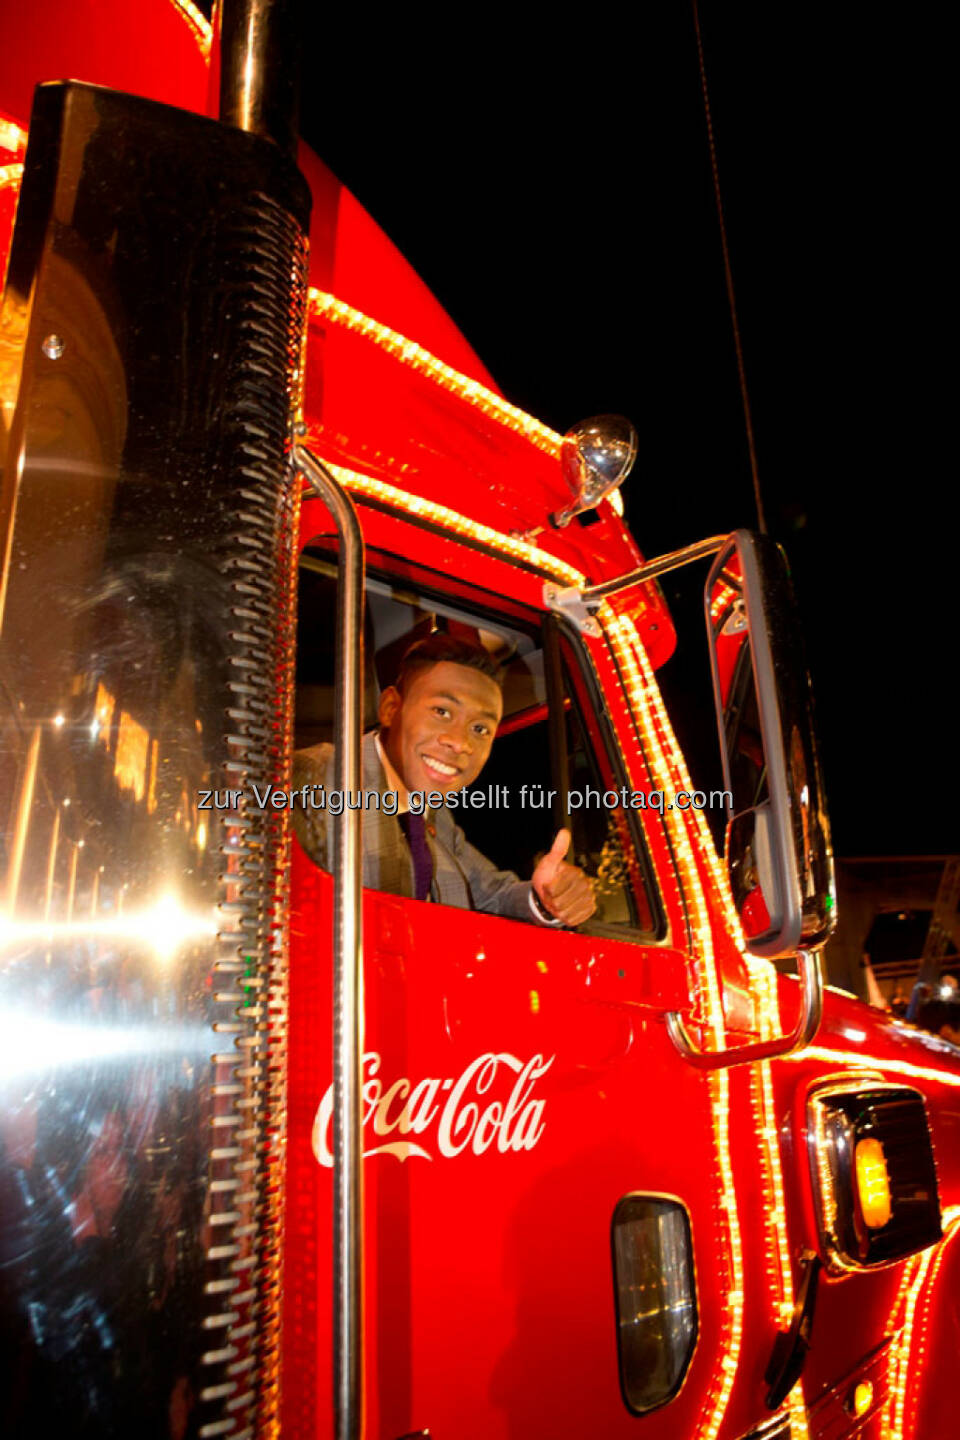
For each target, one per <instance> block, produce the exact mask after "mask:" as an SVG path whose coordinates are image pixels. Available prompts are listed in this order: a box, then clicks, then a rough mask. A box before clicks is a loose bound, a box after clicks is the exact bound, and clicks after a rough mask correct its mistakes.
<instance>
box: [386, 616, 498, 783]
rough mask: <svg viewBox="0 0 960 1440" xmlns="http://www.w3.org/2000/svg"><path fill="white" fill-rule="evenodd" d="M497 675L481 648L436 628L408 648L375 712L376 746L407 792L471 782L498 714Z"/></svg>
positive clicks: (487, 751) (484, 757)
mask: <svg viewBox="0 0 960 1440" xmlns="http://www.w3.org/2000/svg"><path fill="white" fill-rule="evenodd" d="M500 678H501V675H500V669H499V666H498V665H497V663H496V661H495V660H493V659H492V658H491V656H490V655H489V654H488V653H487V651H486V650H484V649H483V647H482V646H480V645H472V644H469V643H468V642H467V641H464V640H458V639H456V638H455V637H454V636H452V635H446V634H443V633H441V632H436V633H435V634H433V635H431V636H429V637H428V639H426V640H420V641H418V643H417V644H416V645H413V646H411V648H410V649H409V650H408V651H407V653H406V655H405V656H404V657H403V661H402V663H401V666H400V673H399V675H398V676H397V679H396V683H395V684H393V685H390V686H388V688H387V689H386V690H384V692H383V694H382V695H381V697H380V710H379V716H380V725H381V735H380V739H381V743H382V745H383V747H384V750H385V751H386V753H387V756H388V758H389V760H390V763H391V765H392V766H393V768H394V769H395V770H396V772H397V774H398V775H399V777H400V779H401V780H402V781H403V783H404V785H406V787H407V789H408V790H439V791H441V792H442V793H446V792H447V791H448V790H459V789H460V787H461V786H462V785H470V784H472V783H473V781H474V780H476V778H477V776H478V775H479V774H480V771H481V770H482V769H483V767H484V765H485V764H486V762H487V756H488V755H489V754H490V747H491V745H492V744H493V737H494V735H495V734H496V731H497V726H498V725H499V723H500V717H501V715H502V714H503V695H502V693H501V689H500Z"/></svg>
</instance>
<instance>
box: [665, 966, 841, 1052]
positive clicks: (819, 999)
mask: <svg viewBox="0 0 960 1440" xmlns="http://www.w3.org/2000/svg"><path fill="white" fill-rule="evenodd" d="M797 959H798V961H799V965H800V980H801V983H802V985H803V1002H802V1005H801V1008H800V1016H799V1019H798V1020H797V1023H796V1025H795V1026H794V1027H793V1029H792V1030H791V1031H790V1033H789V1035H780V1036H778V1037H777V1038H776V1039H775V1040H758V1041H756V1042H754V1043H753V1044H751V1045H736V1046H733V1047H731V1048H730V1049H727V1050H700V1049H698V1048H697V1046H696V1045H695V1044H694V1042H693V1041H692V1040H691V1039H690V1036H689V1035H688V1033H687V1028H686V1026H685V1025H684V1023H683V1017H682V1015H680V1014H679V1013H678V1012H677V1011H675V1010H671V1011H669V1013H668V1014H667V1016H666V1022H667V1032H668V1034H669V1036H670V1039H671V1040H672V1041H673V1043H674V1045H675V1046H676V1047H677V1049H678V1050H679V1051H680V1054H681V1055H682V1056H683V1058H684V1059H685V1060H687V1061H688V1062H689V1063H690V1064H691V1065H694V1066H695V1067H696V1068H697V1069H698V1070H727V1069H729V1068H730V1067H731V1066H733V1065H752V1064H754V1063H755V1062H756V1061H757V1060H773V1059H774V1058H775V1057H776V1056H778V1055H792V1054H793V1052H794V1051H795V1050H803V1049H804V1047H805V1046H807V1045H809V1044H810V1043H811V1042H812V1040H813V1038H814V1036H815V1035H816V1033H817V1031H818V1030H819V1028H820V1021H821V1018H822V1016H823V969H822V967H821V964H820V951H819V950H800V951H798V952H797Z"/></svg>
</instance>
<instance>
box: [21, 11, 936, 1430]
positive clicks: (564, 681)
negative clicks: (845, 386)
mask: <svg viewBox="0 0 960 1440" xmlns="http://www.w3.org/2000/svg"><path fill="white" fill-rule="evenodd" d="M295 20H296V17H295V15H294V13H293V9H292V7H288V6H285V5H281V4H277V3H269V0H240V3H237V4H231V3H230V0H225V3H224V6H223V11H222V15H221V16H220V17H219V18H218V20H217V21H216V22H215V24H214V25H213V26H211V24H210V23H209V22H208V20H207V19H206V18H205V16H204V15H203V14H202V13H201V12H200V11H198V10H196V9H195V8H194V6H193V5H192V4H190V3H189V0H141V3H139V4H138V5H136V6H130V5H124V4H119V3H113V0H100V3H97V4H93V3H89V4H82V3H70V4H67V3H63V0H40V3H38V4H36V5H33V6H18V7H16V9H15V10H14V9H12V8H11V9H8V10H6V11H5V12H4V15H3V45H2V47H0V110H2V112H3V113H2V115H0V224H2V229H0V253H2V254H3V255H4V257H5V258H6V287H5V291H4V297H3V309H2V315H0V390H2V396H0V401H2V425H3V432H2V437H0V440H2V447H0V453H2V455H3V457H4V460H3V482H2V487H3V488H2V512H0V513H2V533H3V541H4V550H3V554H4V571H3V588H2V592H0V607H2V614H0V624H2V629H0V683H2V712H0V713H2V732H0V733H2V742H0V778H2V784H3V793H4V796H5V800H4V807H5V808H4V812H3V819H4V827H5V828H4V849H3V875H2V886H3V892H2V894H3V899H2V909H0V997H2V1000H0V1004H2V1011H0V1013H2V1016H3V1040H2V1045H0V1095H2V1104H0V1218H2V1225H0V1316H2V1326H3V1344H2V1346H0V1366H2V1367H3V1381H2V1385H0V1417H2V1419H0V1432H2V1434H3V1435H4V1437H9V1440H21V1437H25V1436H28V1435H29V1436H31V1437H34V1436H41V1435H48V1434H61V1435H67V1436H70V1437H77V1440H86V1437H123V1440H129V1437H131V1436H144V1437H146V1436H156V1437H158V1440H159V1437H165V1440H166V1437H169V1440H182V1437H188V1436H189V1437H212V1436H221V1435H222V1436H230V1437H232V1440H241V1437H253V1436H258V1437H266V1436H274V1435H283V1436H285V1437H293V1440H313V1437H315V1436H316V1437H319V1436H325V1435H330V1434H335V1435H337V1436H338V1437H343V1440H346V1437H358V1436H360V1435H366V1436H368V1437H382V1440H400V1437H406V1440H411V1437H414V1436H427V1435H430V1436H434V1437H436V1440H474V1437H476V1440H479V1437H483V1440H491V1437H501V1436H502V1437H507V1436H511V1437H520V1436H522V1437H525V1440H530V1437H544V1440H554V1437H557V1440H559V1437H568V1436H569V1437H587V1436H589V1437H596V1436H605V1437H606V1436H611V1437H612V1436H624V1437H626V1436H638V1437H644V1440H676V1437H679V1436H683V1437H691V1440H693V1437H697V1440H746V1437H748V1436H749V1437H755V1440H759V1437H766V1440H774V1437H778V1440H784V1437H787V1436H789V1437H792V1440H800V1437H806V1436H809V1437H811V1440H813V1437H822V1440H826V1437H830V1440H839V1437H841V1436H853V1435H858V1436H869V1437H876V1440H879V1437H884V1440H907V1437H915V1440H946V1437H948V1436H950V1435H953V1434H954V1433H955V1430H956V1426H955V1423H953V1419H952V1408H953V1375H952V1373H951V1368H950V1366H951V1362H952V1360H953V1358H954V1356H955V1354H956V1348H957V1343H958V1338H960V1317H958V1311H957V1298H956V1297H957V1294H958V1282H960V1268H958V1265H960V1259H958V1257H960V1247H955V1246H954V1245H953V1243H952V1242H953V1240H954V1237H955V1235H956V1234H957V1232H958V1227H960V1155H958V1146H957V1138H958V1125H960V1064H958V1055H957V1051H956V1050H955V1049H954V1048H953V1047H952V1046H950V1045H949V1044H947V1043H946V1042H945V1041H942V1040H939V1039H936V1038H934V1037H932V1036H928V1035H923V1034H921V1033H919V1032H917V1031H916V1030H914V1029H913V1028H912V1027H910V1026H907V1025H904V1024H901V1023H898V1022H896V1021H894V1020H891V1019H890V1018H889V1017H887V1016H886V1015H884V1014H882V1013H879V1012H878V1011H876V1010H872V1009H869V1008H867V1007H866V1006H865V1005H863V1004H861V1003H859V1002H858V1001H856V1000H854V999H853V998H852V997H850V996H848V995H844V994H841V993H839V992H836V991H832V990H830V988H829V987H825V986H824V982H823V977H822V970H821V959H820V956H821V951H822V947H823V945H824V943H825V942H826V940H827V938H828V936H829V934H830V930H831V927H832V922H833V918H834V917H833V880H832V862H831V854H830V844H829V834H828V823H827V816H826V811H825V808H824V799H823V790H822V786H821V782H820V776H819V770H818V764H817V754H816V745H815V740H814V733H813V728H812V724H811V718H810V714H811V712H810V702H809V693H808V686H807V680H806V674H805V670H804V666H803V661H802V658H801V652H800V649H799V642H798V640H797V628H796V620H795V616H794V612H793V602H792V599H791V594H790V587H789V582H788V579H787V577H786V573H785V569H784V565H783V561H782V557H781V556H780V553H779V551H778V550H777V548H776V546H775V545H773V543H772V542H771V541H769V540H768V539H767V538H766V537H765V536H762V535H751V534H747V533H745V532H736V533H734V534H733V535H731V536H722V537H715V538H713V539H709V540H707V541H704V542H701V543H695V544H691V546H690V547H689V548H688V549H686V550H684V551H682V552H679V553H676V554H671V555H667V556H662V557H660V558H658V559H649V558H646V559H645V558H644V557H643V555H642V554H641V552H640V550H639V548H638V545H637V542H636V541H635V540H634V538H633V536H632V535H631V533H630V531H629V530H628V528H627V527H626V525H625V523H624V521H623V519H622V507H621V505H620V503H619V496H618V489H617V487H618V485H619V484H620V482H621V481H622V479H623V477H624V475H625V473H626V471H627V469H628V467H629V462H630V459H631V454H632V449H633V444H634V442H633V437H632V432H631V430H630V428H629V426H627V425H626V424H624V423H623V422H619V421H616V420H613V419H611V418H610V417H601V418H600V419H599V420H597V421H593V422H587V423H584V424H583V425H580V426H577V427H575V428H574V429H573V430H572V431H570V432H569V433H568V434H567V435H566V436H561V435H559V434H557V433H555V432H554V431H552V430H551V429H550V428H548V427H547V426H545V425H543V424H541V423H540V422H539V421H537V420H536V419H535V418H534V417H532V416H530V415H528V414H525V413H523V412H522V411H521V410H519V409H518V408H516V407H515V406H513V405H512V404H510V403H509V401H508V400H507V399H506V398H505V397H504V396H503V395H501V394H500V393H499V392H498V390H497V388H496V386H495V384H494V383H493V381H492V379H491V377H490V376H489V375H488V374H487V372H486V371H485V369H484V367H483V365H482V364H481V362H480V361H479V360H478V358H477V356H476V355H475V354H474V353H473V351H472V350H471V349H470V347H469V345H468V344H467V342H466V341H465V340H464V339H463V337H462V336H461V335H460V334H459V333H458V332H457V330H456V328H455V327H454V325H453V324H452V322H451V321H450V320H449V318H448V317H447V316H446V315H445V314H444V312H443V310H442V309H441V307H440V306H439V305H438V303H437V302H436V301H435V300H434V299H433V297H432V296H431V295H430V293H429V292H428V290H427V289H426V287H425V286H424V285H423V284H422V283H421V281H420V280H419V279H418V277H417V276H416V275H415V274H414V273H413V271H412V270H411V269H410V267H409V266H408V265H407V264H406V263H405V261H404V260H403V259H402V257H401V256H400V255H399V254H398V253H397V251H396V250H395V249H394V248H393V247H392V246H391V244H390V242H389V241H388V240H387V238H386V237H385V235H384V234H383V233H382V232H381V231H380V230H379V229H378V228H377V226H376V225H375V224H374V223H373V222H372V220H371V219H370V217H369V216H368V215H367V214H366V213H365V212H364V210H363V209H362V208H361V206H360V205H359V204H358V203H357V201H356V200H355V199H354V198H353V196H352V195H351V194H350V193H349V192H348V191H347V190H345V189H344V188H343V186H341V185H340V184H339V182H338V181H337V180H336V178H335V177H334V176H333V175H332V174H331V173H330V171H329V170H327V169H326V168H325V166H324V165H323V163H322V162H321V161H320V160H319V159H318V158H317V157H316V156H315V155H313V154H312V153H311V152H310V151H309V150H308V149H307V148H306V147H305V146H304V145H303V144H300V145H299V147H298V144H297V135H296V129H295V123H294V114H295V107H294V103H293V98H292V96H293V79H292V77H293V74H294V68H295V66H294V61H295V58H296V52H297V50H298V42H297V38H296V30H295ZM65 75H66V76H70V77H74V78H71V79H70V80H68V81H64V80H63V78H62V77H63V76H65ZM37 86H39V88H35V87H37ZM697 561H700V562H701V563H705V565H706V567H707V568H708V574H707V577H706V582H705V589H704V598H705V607H704V617H705V625H704V631H705V636H706V640H705V653H706V650H707V649H708V650H709V654H710V666H711V674H712V686H713V701H712V706H713V710H714V711H715V712H716V720H715V719H714V715H713V714H712V713H710V707H709V706H707V707H704V708H703V710H702V711H701V713H700V715H699V722H698V723H699V725H700V726H701V729H702V730H704V731H709V730H710V729H712V728H713V727H715V726H717V725H718V727H719V735H720V739H721V743H722V748H723V754H724V781H723V784H722V787H721V789H722V791H723V792H725V793H723V794H721V795H720V798H719V799H718V800H717V802H716V803H717V804H719V805H721V806H722V813H720V820H721V824H720V825H719V826H717V825H716V823H713V824H711V821H713V822H716V820H717V818H718V817H717V813H715V809H714V811H710V810H709V809H704V808H702V807H703V806H704V805H707V806H709V802H710V799H711V796H710V795H709V794H707V793H706V792H703V791H699V790H698V789H697V785H696V783H695V781H694V779H693V778H691V775H690V773H689V770H688V765H687V762H686V760H685V757H684V754H683V753H682V751H681V749H680V747H679V745H678V743H677V740H676V737H675V732H674V728H673V718H672V714H671V711H670V710H669V709H668V707H667V705H666V704H665V702H664V699H663V698H662V695H661V691H660V688H659V685H658V672H659V671H660V670H661V667H662V666H663V665H664V663H665V661H666V660H667V659H668V657H669V656H670V654H671V652H672V650H673V647H674V644H675V634H674V628H673V623H672V621H671V617H670V614H669V613H668V610H667V607H666V605H665V603H664V599H663V595H662V592H661V590H660V589H659V588H658V583H657V577H658V576H660V575H662V574H665V573H667V572H668V571H672V570H677V569H679V568H680V567H682V566H685V565H687V564H692V563H695V562H697ZM697 583H698V584H700V583H702V581H698V582H697ZM437 630H439V631H448V632H450V633H452V634H453V635H454V636H460V637H468V638H469V639H470V640H471V642H472V643H473V644H475V645H476V644H479V645H482V646H484V648H485V649H487V650H488V651H489V652H491V654H493V655H495V656H496V657H497V658H498V660H499V661H500V662H501V663H502V665H503V668H504V672H505V679H504V687H503V697H504V715H503V720H502V722H501V723H500V726H499V732H498V737H497V740H496V743H495V744H494V746H493V749H492V752H491V758H490V760H489V762H488V765H487V768H486V770H485V771H484V774H483V776H482V778H481V779H480V780H478V782H477V783H476V785H475V786H474V787H473V788H472V790H470V791H467V792H461V793H460V798H459V805H460V809H459V811H458V814H457V816H456V818H457V820H458V821H460V822H461V823H462V825H463V828H464V829H465V831H466V833H467V835H468V836H469V837H470V838H471V840H472V841H473V842H474V843H475V844H476V845H477V847H478V848H479V849H480V850H481V851H482V852H483V853H484V854H485V855H486V856H488V858H490V859H491V860H493V861H494V862H495V863H496V864H497V865H499V866H501V867H502V868H507V869H511V870H513V871H515V872H516V873H518V874H519V875H520V876H521V878H523V879H528V878H529V876H530V874H531V869H532V866H533V864H534V862H535V860H536V858H537V856H538V855H541V854H543V853H544V852H545V851H547V850H549V848H550V847H551V845H552V842H553V837H554V835H555V834H556V831H557V829H559V828H562V827H566V828H568V829H569V830H570V831H571V832H572V854H571V859H574V860H575V861H576V863H577V864H578V865H579V866H580V867H581V868H582V869H584V870H586V871H587V873H588V874H589V875H590V876H591V878H592V881H593V886H594V893H595V897H596V902H597V908H596V911H595V913H594V914H593V916H592V917H591V918H590V919H589V920H588V921H587V922H585V923H584V924H582V925H581V926H579V927H577V928H573V929H570V928H563V927H556V926H547V925H542V924H538V923H537V921H536V919H535V917H534V916H533V914H531V916H530V918H529V921H528V922H525V921H522V920H519V919H509V918H503V917H501V916H497V915H493V914H489V913H482V912H481V911H479V910H474V909H470V908H456V907H451V906H447V905H443V904H440V903H427V902H425V901H418V900H414V899H409V898H404V897H402V896H400V895H396V894H390V893H381V892H378V891H375V890H372V889H364V888H363V886H362V884H361V879H362V865H361V861H362V854H363V851H362V844H363V826H364V822H365V821H366V822H367V823H369V812H370V809H371V807H373V806H377V805H379V804H381V803H385V802H384V800H383V796H382V795H380V794H378V793H376V792H375V793H374V794H373V795H372V796H365V797H364V798H363V800H362V802H356V803H351V799H350V797H351V796H352V797H356V796H357V795H358V792H360V791H361V790H362V775H361V771H360V765H359V760H360V747H361V736H362V734H363V733H364V732H365V731H366V730H368V729H369V728H370V727H371V726H372V725H374V724H375V722H376V713H377V701H378V695H379V694H380V692H381V691H382V690H383V688H384V687H385V686H387V685H389V684H390V683H391V682H392V680H393V678H394V676H395V674H396V669H397V665H398V663H399V660H400V658H401V656H402V654H403V653H404V651H405V649H406V648H407V647H408V646H409V645H410V644H411V643H412V642H413V641H415V640H416V639H418V638H420V637H422V636H423V635H425V634H428V633H433V632H434V631H437ZM702 638H703V637H701V639H702ZM688 723H689V721H688ZM322 742H332V744H333V746H334V747H335V748H334V752H333V753H334V754H335V763H336V772H335V775H334V777H333V782H334V783H333V784H332V785H331V786H330V787H329V788H328V789H324V790H323V791H322V792H319V798H318V792H317V791H310V793H309V794H307V793H305V792H303V793H302V792H300V791H295V790H294V786H293V783H292V778H291V777H292V756H293V752H294V750H295V749H297V750H300V749H305V748H306V749H308V748H310V747H313V746H315V745H317V744H320V743H322ZM338 796H339V797H340V798H339V799H338V798H337V797H338ZM594 797H595V798H594ZM321 800H322V802H323V803H324V804H325V805H326V806H327V808H328V810H329V812H330V824H331V827H332V829H331V833H332V835H333V845H334V849H333V854H332V856H331V857H329V859H328V865H329V868H328V869H323V868H321V867H320V866H319V865H317V864H316V863H314V860H313V859H311V858H310V857H309V856H308V855H307V853H305V851H304V849H303V848H302V846H301V845H300V843H299V840H298V839H297V838H295V836H294V833H293V832H294V830H296V829H297V824H296V819H297V806H298V805H299V806H300V807H301V808H302V807H304V806H306V805H308V804H317V805H319V803H320V802H321ZM715 808H716V807H715ZM427 809H428V816H427V818H428V819H429V800H428V802H427ZM718 830H719V832H720V833H719V834H718V833H717V831H718Z"/></svg>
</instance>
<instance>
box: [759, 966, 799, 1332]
mask: <svg viewBox="0 0 960 1440" xmlns="http://www.w3.org/2000/svg"><path fill="white" fill-rule="evenodd" d="M747 965H748V969H749V972H750V978H751V982H752V984H753V988H754V993H755V994H756V995H757V996H758V998H759V1000H760V1038H761V1039H762V1040H769V1039H771V1038H772V1037H773V1036H774V1035H776V1034H778V1033H779V1028H780V1027H779V1022H778V1023H776V1024H775V1023H774V1020H773V1017H774V1016H775V1015H777V1014H778V1005H777V993H776V992H777V978H776V974H775V972H774V969H773V966H772V965H768V964H766V963H765V962H763V961H753V963H751V957H749V956H748V957H747ZM754 1069H755V1071H756V1075H757V1085H758V1088H759V1091H760V1111H761V1116H760V1125H759V1134H760V1139H761V1142H762V1158H763V1160H764V1169H765V1171H766V1177H767V1183H766V1197H765V1198H766V1200H767V1205H766V1207H765V1220H766V1225H767V1236H768V1247H767V1248H768V1255H769V1253H770V1252H771V1251H772V1253H773V1256H774V1258H775V1264H776V1271H775V1285H774V1286H773V1287H772V1293H773V1294H774V1295H775V1297H776V1299H775V1310H776V1314H775V1320H776V1323H777V1325H778V1326H779V1328H781V1329H784V1330H786V1329H789V1327H790V1325H791V1323H792V1321H793V1310H794V1305H795V1303H796V1302H795V1298H794V1290H793V1268H792V1266H791V1263H790V1242H789V1239H788V1236H787V1202H786V1196H785V1194H784V1188H783V1168H782V1166H781V1163H780V1140H779V1136H778V1135H777V1122H776V1108H775V1106H774V1099H773V1073H772V1071H771V1068H770V1061H769V1060H763V1061H761V1063H760V1064H759V1065H757V1066H755V1067H754ZM771 1202H772V1203H771Z"/></svg>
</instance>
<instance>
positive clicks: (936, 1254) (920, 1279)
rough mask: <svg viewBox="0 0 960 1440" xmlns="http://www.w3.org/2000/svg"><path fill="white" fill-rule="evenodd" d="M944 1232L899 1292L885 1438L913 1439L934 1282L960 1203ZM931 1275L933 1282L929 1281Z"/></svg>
mask: <svg viewBox="0 0 960 1440" xmlns="http://www.w3.org/2000/svg"><path fill="white" fill-rule="evenodd" d="M943 1232H944V1233H943V1239H942V1240H941V1241H940V1242H939V1244H937V1245H932V1246H931V1247H930V1248H929V1249H928V1250H924V1252H923V1254H922V1255H919V1256H917V1257H915V1260H914V1261H913V1262H912V1267H911V1266H910V1265H908V1268H907V1274H906V1275H905V1277H904V1281H903V1283H902V1284H901V1286H900V1289H899V1291H898V1293H897V1299H896V1302H895V1304H894V1307H893V1311H892V1312H891V1316H890V1320H891V1322H893V1321H894V1320H895V1318H896V1315H897V1312H898V1310H899V1309H900V1306H901V1304H902V1305H903V1306H904V1312H903V1323H902V1326H901V1328H900V1335H899V1338H898V1339H897V1340H896V1341H895V1343H894V1344H893V1345H892V1346H891V1350H890V1370H889V1376H890V1393H889V1396H888V1399H887V1405H886V1408H885V1410H884V1414H883V1428H882V1432H881V1433H882V1440H912V1436H913V1426H914V1420H915V1418H916V1408H917V1398H918V1395H919V1380H920V1376H921V1373H922V1371H923V1364H922V1360H923V1354H924V1351H925V1350H926V1337H927V1328H928V1326H929V1323H930V1310H931V1303H930V1302H931V1300H932V1298H933V1290H934V1285H935V1282H936V1278H937V1275H938V1274H939V1272H940V1266H941V1265H942V1264H943V1257H944V1254H945V1252H946V1247H947V1245H948V1244H949V1243H950V1241H951V1240H952V1239H953V1238H954V1237H955V1236H956V1235H957V1234H960V1205H954V1206H951V1208H950V1209H949V1210H946V1211H945V1212H944V1214H943ZM928 1277H929V1284H928V1283H927V1282H928ZM921 1296H923V1297H924V1306H923V1310H922V1313H921V1318H920V1322H919V1326H918V1325H917V1305H918V1303H919V1301H920V1299H921ZM915 1329H916V1330H917V1353H916V1356H915V1358H914V1363H913V1364H912V1365H911V1349H912V1347H913V1338H914V1330H915ZM908 1393H910V1394H911V1398H912V1401H913V1404H912V1407H911V1412H910V1414H909V1416H908V1415H907V1396H908Z"/></svg>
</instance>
